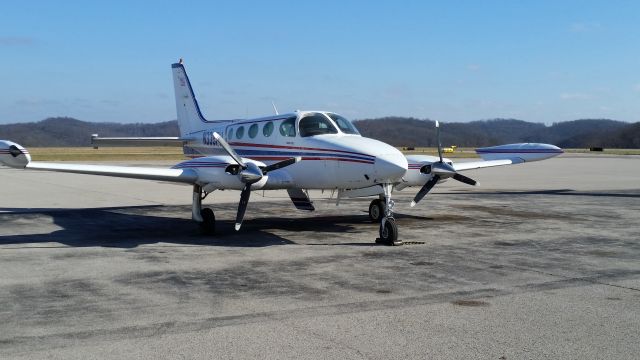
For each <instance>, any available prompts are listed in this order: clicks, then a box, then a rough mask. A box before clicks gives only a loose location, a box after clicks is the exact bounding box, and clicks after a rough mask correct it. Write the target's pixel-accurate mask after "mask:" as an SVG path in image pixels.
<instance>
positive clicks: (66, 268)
mask: <svg viewBox="0 0 640 360" xmlns="http://www.w3.org/2000/svg"><path fill="white" fill-rule="evenodd" d="M138 164H141V163H138ZM145 165H147V164H145ZM156 165H160V163H156ZM465 175H467V176H470V177H472V178H474V179H476V180H478V181H480V183H481V186H478V187H469V186H467V185H464V184H459V183H456V182H454V181H449V182H447V183H445V184H442V185H439V186H436V189H435V190H434V191H433V193H430V194H429V195H427V197H426V198H425V199H424V200H423V201H422V202H421V203H420V204H419V205H418V206H417V207H415V208H409V206H408V205H409V202H410V201H411V198H412V197H413V195H414V194H415V192H416V191H417V189H406V190H403V191H401V192H399V193H396V194H394V196H395V200H396V202H397V205H396V218H397V224H398V227H399V233H400V236H399V237H400V238H401V239H402V240H404V241H406V242H413V243H415V244H413V245H405V246H400V247H388V246H381V245H376V244H375V243H374V240H375V238H376V236H377V231H378V229H377V225H376V224H372V223H370V222H369V221H368V217H367V213H366V209H367V208H368V204H369V201H370V199H354V200H343V201H341V203H340V206H339V207H336V206H335V200H332V199H320V197H325V198H326V197H328V196H329V195H330V193H328V192H325V193H324V194H320V193H319V192H314V193H313V194H314V195H315V196H316V197H317V199H316V201H315V204H316V207H317V209H318V210H317V211H315V212H313V213H309V212H303V211H299V210H296V209H295V208H294V207H293V205H292V204H291V203H290V201H289V200H288V199H287V198H286V194H285V193H282V192H274V193H266V194H265V196H262V193H261V192H255V193H254V194H253V195H252V198H251V202H250V204H249V207H248V210H247V215H246V217H245V222H244V224H243V227H242V229H241V231H239V232H235V231H234V229H233V220H234V218H235V211H236V206H237V200H238V192H233V191H225V192H215V193H213V194H212V195H211V196H210V197H209V198H207V199H206V200H205V205H207V206H211V207H212V208H213V209H214V210H215V214H216V217H217V219H218V234H217V235H216V236H214V237H203V236H202V235H201V234H200V233H199V230H198V228H197V227H196V226H195V225H194V223H193V222H192V221H191V220H190V205H189V201H190V196H191V189H190V188H189V187H187V186H183V185H172V184H166V183H161V182H153V181H151V182H149V181H141V180H128V179H116V178H104V177H95V176H84V175H74V174H59V173H47V172H35V171H20V170H15V169H8V168H0V358H2V359H14V358H16V359H37V358H54V359H55V358H58V359H91V358H100V359H104V358H113V359H122V358H141V359H157V358H171V359H174V358H189V359H193V358H203V359H211V358H237V359H240V358H242V359H244V358H255V359H283V358H295V359H305V358H310V359H311V358H323V359H344V358H355V359H359V358H366V359H370V358H373V359H388V358H415V359H424V358H433V359H540V358H554V359H570V358H572V359H603V358H609V359H637V358H638V354H639V353H640V221H639V220H640V157H637V156H589V155H563V156H560V157H558V158H554V159H551V160H547V161H543V162H538V163H531V164H524V165H517V166H510V167H503V168H494V169H484V170H477V171H470V172H465Z"/></svg>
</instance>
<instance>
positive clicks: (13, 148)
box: [0, 140, 198, 184]
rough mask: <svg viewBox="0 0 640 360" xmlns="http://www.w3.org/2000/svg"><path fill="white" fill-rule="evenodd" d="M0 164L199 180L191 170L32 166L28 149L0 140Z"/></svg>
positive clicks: (174, 180) (113, 174) (42, 163)
mask: <svg viewBox="0 0 640 360" xmlns="http://www.w3.org/2000/svg"><path fill="white" fill-rule="evenodd" d="M0 164H3V165H6V166H9V167H12V168H18V169H31V170H48V171H58V172H68V173H75V174H89V175H103V176H115V177H123V178H133V179H147V180H160V181H170V182H178V183H187V184H195V183H196V181H197V180H198V174H197V172H196V171H195V170H193V169H190V168H185V169H161V168H151V167H129V166H110V165H84V164H64V163H49V162H39V161H35V162H34V161H31V155H30V154H29V151H28V150H27V149H25V148H24V147H22V146H20V145H18V144H16V143H14V142H11V141H5V140H0Z"/></svg>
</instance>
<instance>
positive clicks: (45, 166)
mask: <svg viewBox="0 0 640 360" xmlns="http://www.w3.org/2000/svg"><path fill="white" fill-rule="evenodd" d="M25 169H31V170H48V171H58V172H67V173H74V174H88V175H102V176H115V177H123V178H132V179H146V180H159V181H170V182H178V183H187V184H194V183H195V182H196V180H197V179H198V174H197V173H196V172H195V171H194V170H193V169H162V168H152V167H133V166H110V165H84V164H60V163H49V162H38V161H36V162H29V163H28V164H27V165H26V166H25Z"/></svg>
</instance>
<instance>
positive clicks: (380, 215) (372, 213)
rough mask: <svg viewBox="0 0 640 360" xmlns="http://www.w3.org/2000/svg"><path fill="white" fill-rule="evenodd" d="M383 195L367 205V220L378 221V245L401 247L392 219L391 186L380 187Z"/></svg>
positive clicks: (394, 222) (396, 227)
mask: <svg viewBox="0 0 640 360" xmlns="http://www.w3.org/2000/svg"><path fill="white" fill-rule="evenodd" d="M382 188H383V189H384V195H382V196H381V197H380V199H375V200H373V201H372V202H371V204H370V205H369V218H370V219H371V220H372V221H374V222H378V221H380V237H379V238H378V239H376V242H377V243H379V244H385V245H391V246H396V245H402V241H401V240H398V226H397V225H396V220H395V219H394V218H393V206H394V202H393V200H391V190H392V188H393V185H392V184H384V185H382Z"/></svg>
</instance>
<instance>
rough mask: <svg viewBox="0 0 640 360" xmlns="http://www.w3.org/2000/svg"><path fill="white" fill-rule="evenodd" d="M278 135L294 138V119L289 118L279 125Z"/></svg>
mask: <svg viewBox="0 0 640 360" xmlns="http://www.w3.org/2000/svg"><path fill="white" fill-rule="evenodd" d="M280 135H282V136H288V137H295V136H296V118H295V117H291V118H288V119H287V120H284V121H283V122H282V123H280Z"/></svg>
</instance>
